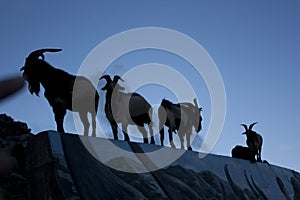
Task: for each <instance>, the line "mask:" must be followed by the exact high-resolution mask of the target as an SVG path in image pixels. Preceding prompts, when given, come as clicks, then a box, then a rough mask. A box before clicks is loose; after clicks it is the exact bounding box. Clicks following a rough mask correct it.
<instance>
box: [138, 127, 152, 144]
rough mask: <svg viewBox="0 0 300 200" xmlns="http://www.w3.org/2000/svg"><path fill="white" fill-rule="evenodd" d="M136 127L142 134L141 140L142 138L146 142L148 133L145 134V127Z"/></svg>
mask: <svg viewBox="0 0 300 200" xmlns="http://www.w3.org/2000/svg"><path fill="white" fill-rule="evenodd" d="M137 127H138V129H139V131H140V132H141V133H142V135H143V140H144V143H145V144H148V142H149V141H148V134H147V131H146V129H145V127H143V126H137Z"/></svg>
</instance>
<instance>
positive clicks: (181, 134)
mask: <svg viewBox="0 0 300 200" xmlns="http://www.w3.org/2000/svg"><path fill="white" fill-rule="evenodd" d="M178 136H179V139H180V146H181V147H180V148H181V149H184V137H183V136H184V134H183V133H182V132H178Z"/></svg>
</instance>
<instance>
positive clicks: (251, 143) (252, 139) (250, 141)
mask: <svg viewBox="0 0 300 200" xmlns="http://www.w3.org/2000/svg"><path fill="white" fill-rule="evenodd" d="M255 124H257V122H255V123H252V124H250V125H249V128H248V127H247V125H245V124H241V125H242V126H243V127H244V128H245V132H244V133H243V134H245V135H246V136H247V140H246V144H247V146H248V147H249V148H250V149H251V150H252V151H254V152H255V155H256V157H257V161H259V162H261V161H262V160H261V149H262V143H263V138H262V136H261V135H260V134H258V133H256V132H255V131H253V130H252V128H253V126H254V125H255Z"/></svg>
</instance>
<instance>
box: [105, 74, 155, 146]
mask: <svg viewBox="0 0 300 200" xmlns="http://www.w3.org/2000/svg"><path fill="white" fill-rule="evenodd" d="M103 78H104V79H105V80H106V82H107V83H106V85H105V86H104V87H103V88H102V90H106V101H105V108H104V109H105V114H106V117H107V119H108V121H109V123H110V125H111V128H112V131H113V135H114V139H115V140H117V139H118V125H117V123H121V124H122V131H123V133H124V138H125V140H126V141H129V136H128V133H127V126H128V125H129V124H132V125H137V127H138V129H139V131H140V132H141V133H142V135H143V139H144V143H148V134H147V131H146V129H145V127H144V125H145V124H148V128H149V132H150V136H151V144H154V143H155V141H154V137H153V129H152V125H153V124H152V120H151V115H152V107H151V105H150V104H149V103H148V102H147V101H146V100H145V99H144V98H143V97H142V96H141V95H139V94H137V93H125V92H123V91H122V90H124V89H125V88H123V87H122V86H120V85H119V84H118V81H119V80H121V81H123V80H122V78H121V77H120V76H114V79H113V80H111V78H110V76H109V75H104V76H102V77H101V78H100V80H101V79H103Z"/></svg>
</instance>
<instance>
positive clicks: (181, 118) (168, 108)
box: [158, 98, 202, 150]
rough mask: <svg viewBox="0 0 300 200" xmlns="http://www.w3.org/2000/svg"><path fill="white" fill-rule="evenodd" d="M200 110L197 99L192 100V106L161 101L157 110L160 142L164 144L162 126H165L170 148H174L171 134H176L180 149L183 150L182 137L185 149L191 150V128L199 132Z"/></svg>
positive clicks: (184, 103)
mask: <svg viewBox="0 0 300 200" xmlns="http://www.w3.org/2000/svg"><path fill="white" fill-rule="evenodd" d="M201 111H202V108H199V106H198V103H197V99H196V98H195V99H194V105H193V104H192V103H189V102H183V103H178V104H174V103H172V102H170V101H169V100H166V99H163V100H162V101H161V104H160V106H159V109H158V118H159V129H160V131H159V132H160V142H161V145H162V146H163V143H164V137H165V136H164V126H167V127H168V128H169V129H168V133H169V141H170V145H171V147H172V148H175V145H174V142H173V132H174V133H176V132H178V136H179V139H180V142H181V149H184V136H185V137H186V147H187V149H189V150H192V147H191V141H190V138H191V135H192V131H193V127H194V129H195V130H196V132H197V133H198V132H200V130H201V128H202V125H201V122H202V117H201Z"/></svg>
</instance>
